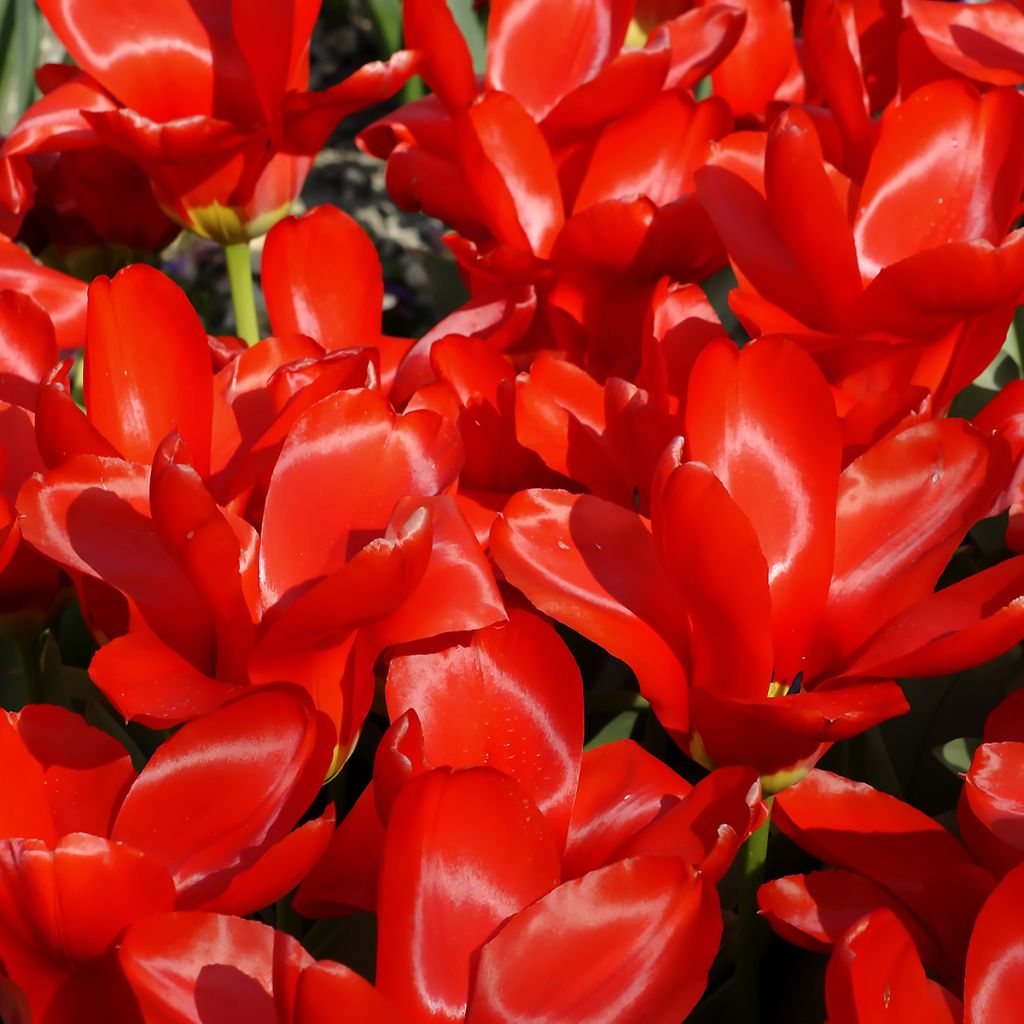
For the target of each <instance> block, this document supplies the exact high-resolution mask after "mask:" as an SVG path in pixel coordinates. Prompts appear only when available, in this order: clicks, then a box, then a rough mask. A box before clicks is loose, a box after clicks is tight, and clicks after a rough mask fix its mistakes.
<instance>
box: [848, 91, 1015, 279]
mask: <svg viewBox="0 0 1024 1024" xmlns="http://www.w3.org/2000/svg"><path fill="white" fill-rule="evenodd" d="M1022 184H1024V99H1022V98H1021V97H1020V96H1018V95H1017V93H1016V92H1015V91H1013V90H1009V89H1006V90H1003V89H996V90H993V91H992V92H989V93H986V94H985V95H984V96H979V95H978V93H977V92H976V91H975V89H974V88H973V87H972V86H971V85H969V84H967V83H966V82H959V81H953V80H947V81H943V82H935V83H932V84H931V85H928V86H925V87H924V88H923V89H919V90H918V91H917V92H916V93H914V95H913V96H911V97H910V98H909V99H908V100H907V101H906V102H905V103H902V104H901V105H900V106H899V107H895V108H893V109H891V110H890V111H889V112H888V113H887V115H886V116H885V117H884V118H883V120H882V129H881V132H880V134H879V137H878V142H877V144H876V146H875V149H874V153H873V154H872V157H871V166H870V169H869V170H868V174H867V177H866V178H865V180H864V188H863V190H862V191H861V194H860V204H859V208H858V210H857V214H856V220H855V225H856V226H855V228H854V237H855V238H856V240H857V252H858V254H859V256H860V266H861V270H862V271H863V273H864V275H865V277H866V278H867V279H868V280H870V279H871V278H873V277H874V276H875V275H876V274H877V273H878V272H879V271H880V270H881V269H882V268H883V267H887V266H890V265H891V264H893V263H897V262H898V261H899V260H901V259H906V258H907V257H908V256H912V255H914V254H915V253H918V252H922V251H924V250H926V249H931V248H934V247H936V246H939V245H944V244H948V243H950V242H968V241H972V240H974V239H983V240H985V241H988V242H991V243H992V244H993V245H998V244H999V243H1000V242H1001V241H1002V240H1003V236H1004V235H1005V234H1006V232H1007V230H1008V229H1009V227H1010V223H1011V222H1012V220H1013V218H1014V216H1015V214H1016V211H1017V205H1018V202H1019V199H1020V193H1021V187H1022ZM897 224H898V225H899V230H898V231H896V230H893V226H894V225H897Z"/></svg>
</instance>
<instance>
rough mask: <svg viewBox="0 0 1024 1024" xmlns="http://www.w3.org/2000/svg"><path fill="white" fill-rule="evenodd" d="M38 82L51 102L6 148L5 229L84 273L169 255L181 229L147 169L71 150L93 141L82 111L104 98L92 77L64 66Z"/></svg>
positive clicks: (117, 157)
mask: <svg viewBox="0 0 1024 1024" xmlns="http://www.w3.org/2000/svg"><path fill="white" fill-rule="evenodd" d="M69 72H70V74H69ZM39 77H40V81H41V83H42V85H43V86H44V88H45V90H46V92H47V95H45V96H43V98H42V99H40V100H39V101H38V102H37V103H35V104H33V105H32V106H31V107H30V108H29V109H28V110H27V111H26V112H25V114H24V115H23V116H22V117H21V119H20V120H19V121H18V124H17V125H16V126H15V128H14V130H13V131H12V132H11V133H10V135H8V136H7V138H6V139H5V140H4V142H3V145H2V146H0V167H2V168H3V171H4V173H3V176H2V179H0V180H2V191H0V230H2V231H3V232H4V233H5V234H7V235H10V236H11V237H17V238H19V239H21V240H23V241H25V242H26V244H27V245H28V246H29V248H30V249H32V251H33V252H36V253H43V252H46V253H47V255H48V256H50V257H51V258H59V259H60V260H61V261H62V262H63V264H64V265H65V266H69V267H71V268H73V269H75V270H79V271H80V270H87V269H89V268H90V267H91V266H93V265H95V264H96V263H97V262H101V261H102V260H103V258H104V256H106V257H107V260H108V262H109V260H111V259H117V258H120V259H121V260H122V261H124V259H125V256H126V255H127V254H130V253H132V252H143V253H148V252H154V251H158V250H160V249H162V248H164V246H166V245H168V244H169V243H170V242H171V241H172V240H173V239H174V237H175V235H177V233H178V231H179V228H178V226H177V225H175V224H174V223H173V222H172V221H171V220H170V219H169V218H168V216H167V214H165V213H164V212H163V210H161V209H160V206H159V205H158V204H157V201H156V198H155V197H154V195H153V190H152V189H151V188H150V184H149V178H148V177H147V175H146V174H145V173H144V172H143V171H142V170H141V168H139V167H138V165H137V164H135V163H133V162H132V161H131V160H129V159H128V158H127V157H125V156H123V155H122V154H120V153H117V152H115V151H114V150H112V149H110V147H108V146H103V145H98V144H95V143H94V144H92V145H83V146H81V148H71V147H73V146H74V145H76V144H78V143H81V142H83V140H87V139H89V138H90V136H91V134H92V132H91V130H90V128H89V126H88V124H87V123H86V122H85V120H84V118H83V117H82V113H81V112H82V105H83V104H89V103H90V102H93V101H94V100H96V99H98V96H96V97H94V96H93V95H92V94H91V92H90V87H89V85H88V80H87V78H86V77H85V76H84V75H82V74H81V73H80V72H76V71H74V69H71V68H64V67H60V68H56V67H50V68H48V69H45V70H44V72H43V73H41V74H40V76H39ZM94 105H95V106H96V107H97V109H104V108H105V107H106V106H107V105H106V104H103V103H102V102H95V103H94ZM65 145H66V146H68V147H69V148H61V147H62V146H65ZM112 195H116V196H117V202H116V203H114V202H111V196H112ZM115 250H116V252H115ZM82 276H85V274H83V275H82ZM89 276H92V275H91V274H90V275H89Z"/></svg>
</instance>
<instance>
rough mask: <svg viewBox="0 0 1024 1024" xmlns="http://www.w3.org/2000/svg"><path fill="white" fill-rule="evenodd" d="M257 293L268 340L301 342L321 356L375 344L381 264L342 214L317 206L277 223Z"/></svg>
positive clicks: (359, 230) (381, 293) (266, 250)
mask: <svg viewBox="0 0 1024 1024" xmlns="http://www.w3.org/2000/svg"><path fill="white" fill-rule="evenodd" d="M262 283H263V290H264V293H265V295H266V297H267V312H268V313H269V315H270V323H271V326H272V328H273V330H274V333H275V334H279V335H287V334H305V335H308V336H309V337H310V338H314V339H316V341H318V342H319V343H320V344H321V345H323V347H324V348H325V349H327V350H331V349H344V348H356V347H358V346H360V345H371V344H373V343H374V341H375V340H376V339H377V338H378V337H379V336H380V317H381V308H382V305H383V301H384V284H383V281H382V280H381V271H380V259H379V257H378V256H377V250H376V249H375V248H374V246H373V243H372V242H371V241H370V239H369V237H368V236H367V234H366V232H365V231H363V229H362V228H361V227H359V225H358V224H357V223H356V222H355V221H354V220H353V219H352V218H351V217H349V216H348V214H345V213H342V211H341V210H339V209H337V208H336V207H333V206H321V207H318V208H317V209H315V210H312V211H311V212H309V213H307V214H305V215H303V216H302V217H297V218H296V217H289V218H287V219H286V220H283V221H280V222H278V223H277V224H276V225H275V226H274V227H273V228H272V229H271V231H270V234H269V235H267V239H266V243H265V244H264V248H263V275H262Z"/></svg>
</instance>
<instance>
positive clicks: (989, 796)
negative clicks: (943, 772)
mask: <svg viewBox="0 0 1024 1024" xmlns="http://www.w3.org/2000/svg"><path fill="white" fill-rule="evenodd" d="M957 819H958V822H959V824H960V834H961V836H962V837H963V840H964V842H965V843H966V844H967V846H968V848H969V849H970V850H971V852H972V853H973V854H974V856H975V857H976V858H977V859H978V860H979V861H980V862H981V863H982V864H984V865H985V866H986V867H987V868H988V869H989V870H990V871H992V873H993V874H995V875H1004V874H1006V873H1007V872H1008V871H1010V870H1012V869H1013V868H1015V867H1016V866H1017V865H1018V864H1020V863H1022V862H1024V743H983V744H982V745H981V746H980V747H978V749H977V751H975V754H974V758H973V759H972V761H971V770H970V771H969V772H968V773H967V777H966V778H965V779H964V788H963V790H962V792H961V794H960V802H959V804H958V806H957Z"/></svg>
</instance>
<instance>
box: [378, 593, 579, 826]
mask: <svg viewBox="0 0 1024 1024" xmlns="http://www.w3.org/2000/svg"><path fill="white" fill-rule="evenodd" d="M387 698H388V713H389V714H390V716H391V718H392V720H395V719H397V718H398V716H399V715H400V714H401V713H402V712H403V711H405V710H406V709H407V708H412V709H413V710H414V711H415V712H416V714H417V716H418V718H419V720H420V723H421V725H422V727H423V738H424V753H425V755H426V759H427V761H428V762H429V763H430V764H431V765H435V766H438V767H440V766H442V765H446V766H448V767H451V768H469V767H473V766H476V765H488V766H490V767H491V768H495V769H497V770H499V771H502V772H504V773H505V774H506V775H509V776H510V777H511V778H513V779H515V780H516V781H517V782H518V783H519V784H520V785H521V786H522V787H523V789H525V790H526V792H527V793H529V795H530V796H531V797H532V799H533V800H534V802H535V803H536V804H537V807H538V808H539V809H540V811H541V812H542V813H543V814H544V816H545V817H546V818H547V820H548V822H549V824H550V827H551V832H552V835H553V836H554V837H555V839H556V840H558V841H559V843H561V842H562V841H563V837H564V835H565V832H566V830H567V829H568V824H569V813H570V810H571V809H572V807H573V800H574V798H575V796H576V781H577V778H578V776H579V770H580V768H579V765H580V750H581V748H582V746H583V681H582V679H581V678H580V675H579V669H578V668H577V667H576V663H575V661H574V660H573V659H572V657H571V655H570V654H569V651H568V649H567V648H566V646H565V644H563V643H562V641H561V640H560V639H559V638H558V635H557V633H555V631H554V630H553V629H552V628H551V627H550V626H548V625H546V624H545V623H544V622H542V621H541V620H540V619H539V618H537V617H536V616H535V615H530V614H528V613H526V612H522V611H518V610H513V611H512V612H510V614H509V621H508V623H502V624H500V625H497V626H491V627H490V628H488V629H484V630H480V631H479V632H476V633H474V634H473V635H472V637H471V639H470V640H469V642H468V643H467V644H465V645H460V646H451V647H445V648H443V649H442V650H439V651H437V652H436V653H430V654H411V655H405V656H399V657H395V658H393V659H392V661H391V665H390V668H389V670H388V683H387ZM471 707H472V708H477V709H478V711H479V713H478V714H475V715H473V716H472V717H471V718H468V719H467V718H466V717H465V716H463V715H461V714H460V711H459V709H460V708H471Z"/></svg>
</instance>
